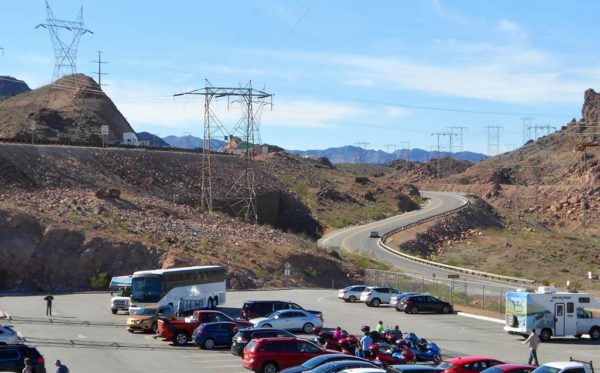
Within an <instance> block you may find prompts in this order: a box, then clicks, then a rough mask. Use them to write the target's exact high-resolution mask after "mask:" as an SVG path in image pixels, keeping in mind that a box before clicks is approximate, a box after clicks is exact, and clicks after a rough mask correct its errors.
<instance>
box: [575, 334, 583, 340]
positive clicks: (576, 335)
mask: <svg viewBox="0 0 600 373" xmlns="http://www.w3.org/2000/svg"><path fill="white" fill-rule="evenodd" d="M573 337H575V338H577V339H581V337H582V335H581V334H575V335H574V336H573Z"/></svg>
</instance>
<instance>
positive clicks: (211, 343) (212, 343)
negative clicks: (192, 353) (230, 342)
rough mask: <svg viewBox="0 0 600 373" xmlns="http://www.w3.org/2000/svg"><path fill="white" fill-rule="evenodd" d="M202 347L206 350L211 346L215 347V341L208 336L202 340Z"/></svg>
mask: <svg viewBox="0 0 600 373" xmlns="http://www.w3.org/2000/svg"><path fill="white" fill-rule="evenodd" d="M202 347H204V349H206V350H212V349H213V348H215V341H213V340H212V339H210V338H208V339H207V340H206V341H204V343H203V344H202Z"/></svg>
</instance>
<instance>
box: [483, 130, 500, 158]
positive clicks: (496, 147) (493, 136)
mask: <svg viewBox="0 0 600 373" xmlns="http://www.w3.org/2000/svg"><path fill="white" fill-rule="evenodd" d="M486 128H487V129H488V155H489V156H492V155H498V154H499V153H500V129H501V128H502V127H500V126H487V127H486Z"/></svg>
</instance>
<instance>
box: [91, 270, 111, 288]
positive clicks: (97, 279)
mask: <svg viewBox="0 0 600 373" xmlns="http://www.w3.org/2000/svg"><path fill="white" fill-rule="evenodd" d="M88 280H89V283H90V287H91V288H92V290H106V289H108V284H109V283H110V276H109V275H108V273H106V272H100V269H96V273H95V274H91V275H90V276H89V277H88Z"/></svg>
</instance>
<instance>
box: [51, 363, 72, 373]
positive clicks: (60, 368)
mask: <svg viewBox="0 0 600 373" xmlns="http://www.w3.org/2000/svg"><path fill="white" fill-rule="evenodd" d="M54 365H56V373H69V368H67V366H66V365H64V364H63V363H61V362H60V360H56V361H55V362H54Z"/></svg>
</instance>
